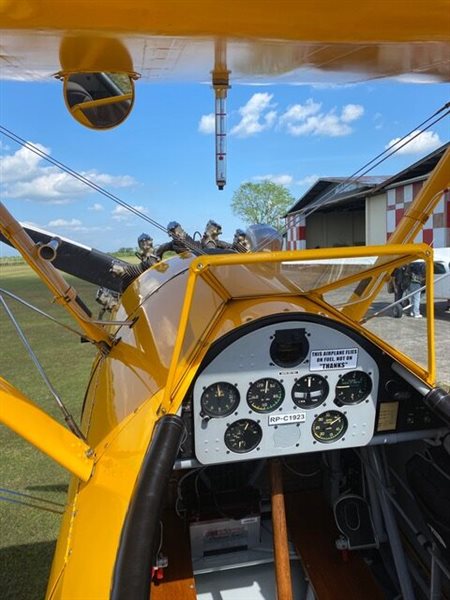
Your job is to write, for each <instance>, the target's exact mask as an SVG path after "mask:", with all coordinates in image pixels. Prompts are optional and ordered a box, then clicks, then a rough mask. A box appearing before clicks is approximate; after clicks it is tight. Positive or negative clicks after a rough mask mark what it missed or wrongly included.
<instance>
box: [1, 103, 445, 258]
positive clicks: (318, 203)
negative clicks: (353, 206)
mask: <svg viewBox="0 0 450 600" xmlns="http://www.w3.org/2000/svg"><path fill="white" fill-rule="evenodd" d="M441 113H442V114H441ZM449 114H450V102H447V103H446V104H444V105H443V106H442V107H441V108H439V109H438V110H437V111H435V112H434V113H433V114H432V115H431V116H430V117H428V118H427V119H425V120H424V121H423V122H422V123H420V124H419V125H417V126H416V127H414V129H412V130H411V131H409V132H408V133H406V134H405V135H404V136H403V137H402V138H400V139H399V140H398V141H397V142H396V143H395V144H393V145H392V146H389V147H388V148H386V149H385V150H383V152H380V153H379V154H377V156H375V157H374V158H372V159H371V160H370V161H368V162H367V163H365V164H364V165H363V166H362V167H360V168H359V169H358V170H356V171H355V172H354V173H353V174H352V175H350V176H349V177H347V178H346V179H344V181H343V182H342V183H340V184H339V189H340V192H343V191H345V189H346V188H347V187H348V186H349V185H354V184H355V183H357V182H358V181H360V180H361V179H362V177H364V176H365V175H367V173H369V172H370V171H372V170H373V169H374V168H375V167H377V166H379V165H380V164H381V163H383V162H384V161H385V160H387V159H388V158H390V157H391V156H393V155H394V154H395V153H396V152H398V151H399V150H401V149H402V148H404V147H405V146H406V145H407V144H409V143H411V142H412V141H413V140H414V139H416V138H417V137H418V136H419V135H421V134H422V133H423V132H424V131H426V130H427V129H429V128H430V127H432V126H433V125H435V124H436V123H438V122H439V121H441V120H442V119H443V118H445V117H446V116H448V115H449ZM0 133H2V134H3V135H5V136H6V137H8V138H9V139H11V140H12V141H14V142H15V143H17V144H19V145H21V146H23V147H24V148H27V149H28V150H30V151H31V152H33V153H35V154H36V155H37V156H39V157H40V158H42V159H43V160H45V161H47V162H49V163H50V164H52V165H54V166H56V167H58V168H59V169H61V170H62V171H64V172H65V173H67V174H68V175H71V176H72V177H74V178H75V179H77V180H78V181H80V182H82V183H84V184H85V185H87V186H88V187H90V188H91V189H93V190H95V191H97V192H98V193H100V194H102V195H103V196H105V197H106V198H109V199H110V200H112V201H113V202H115V203H116V204H118V205H120V206H122V207H123V208H125V209H126V210H128V211H130V212H131V213H132V214H134V215H136V216H137V217H140V218H141V219H143V220H144V221H146V222H147V223H149V224H150V225H153V227H155V228H157V229H159V230H160V231H164V232H165V233H167V228H166V227H164V226H163V225H161V223H158V222H157V221H155V220H154V219H152V218H151V217H149V216H148V215H146V214H145V213H143V212H142V211H140V210H138V209H137V208H135V207H134V206H132V205H131V204H128V203H127V202H125V201H124V200H122V199H121V198H119V197H118V196H116V195H115V194H112V193H111V192H109V191H108V190H106V189H105V188H103V187H102V186H100V185H98V184H97V183H95V182H94V181H92V180H91V179H89V178H87V177H85V176H84V175H82V174H81V173H79V172H78V171H75V170H74V169H71V168H70V167H68V166H67V165H65V164H64V163H62V162H60V161H59V160H57V159H55V158H53V157H52V156H50V155H49V154H47V153H46V152H45V151H43V150H41V149H40V148H38V147H37V146H35V145H33V144H32V143H30V142H27V141H26V140H24V139H23V138H21V137H20V136H19V135H17V134H15V133H14V132H12V131H10V130H9V129H7V128H6V127H4V126H3V125H0ZM334 195H335V189H334V188H333V189H332V190H330V191H329V192H327V193H326V194H325V195H324V196H321V197H320V198H318V199H317V200H315V201H314V202H313V203H312V204H311V205H310V206H309V207H305V209H304V210H303V211H298V214H297V217H298V216H300V217H304V218H306V217H307V216H310V215H312V214H313V213H314V212H315V211H317V210H318V209H319V208H321V207H323V206H324V205H325V204H326V203H327V201H328V200H329V199H330V198H332V197H333V196H334ZM286 231H287V227H285V228H284V229H283V230H282V231H281V232H280V233H281V235H284V234H285V233H286ZM172 237H173V238H174V239H178V240H179V241H182V242H183V244H184V245H185V246H186V247H187V248H188V249H189V250H192V251H194V253H195V254H205V252H204V251H203V250H202V249H201V248H199V247H198V246H197V245H195V246H194V244H191V242H190V241H189V240H186V239H184V240H182V239H181V238H179V237H177V236H176V235H173V234H172ZM271 241H272V240H271V239H270V240H263V242H262V243H261V244H260V246H259V247H258V248H256V249H255V250H254V251H259V250H263V249H264V248H265V247H266V246H267V245H268V244H270V243H271Z"/></svg>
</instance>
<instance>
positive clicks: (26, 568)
mask: <svg viewBox="0 0 450 600" xmlns="http://www.w3.org/2000/svg"><path fill="white" fill-rule="evenodd" d="M54 552H55V542H54V541H53V542H37V543H35V544H22V545H20V546H9V547H7V548H1V549H0V598H1V599H2V600H42V599H43V598H44V596H45V590H46V588H47V581H48V578H49V574H50V567H51V561H52V557H53V554H54Z"/></svg>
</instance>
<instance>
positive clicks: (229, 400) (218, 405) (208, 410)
mask: <svg viewBox="0 0 450 600" xmlns="http://www.w3.org/2000/svg"><path fill="white" fill-rule="evenodd" d="M239 400H240V395H239V391H238V389H237V387H236V386H235V385H233V384H232V383H228V382H227V381H218V382H217V383H212V384H211V385H208V387H207V388H205V389H204V390H203V394H202V397H201V399H200V404H201V407H202V416H203V415H207V416H208V417H226V416H228V415H231V413H232V412H234V411H235V410H236V408H237V407H238V404H239Z"/></svg>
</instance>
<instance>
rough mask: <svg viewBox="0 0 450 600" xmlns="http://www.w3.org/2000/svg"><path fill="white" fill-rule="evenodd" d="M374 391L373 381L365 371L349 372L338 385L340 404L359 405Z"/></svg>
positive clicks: (338, 400)
mask: <svg viewBox="0 0 450 600" xmlns="http://www.w3.org/2000/svg"><path fill="white" fill-rule="evenodd" d="M371 391H372V379H371V378H370V375H367V373H364V371H349V372H348V373H346V374H345V375H342V377H341V378H340V379H339V380H338V382H337V384H336V401H337V403H338V404H358V402H362V401H363V400H365V399H366V398H367V396H368V395H369V394H370V392H371Z"/></svg>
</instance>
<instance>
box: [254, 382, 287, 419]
mask: <svg viewBox="0 0 450 600" xmlns="http://www.w3.org/2000/svg"><path fill="white" fill-rule="evenodd" d="M283 400H284V387H283V385H282V383H280V382H279V381H278V380H277V379H272V378H271V377H264V378H263V379H258V381H255V383H252V385H251V386H250V387H249V389H248V392H247V404H248V405H249V407H250V408H251V409H252V410H254V411H255V412H257V413H268V412H272V411H273V410H276V409H277V408H279V407H280V406H281V404H282V402H283Z"/></svg>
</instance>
